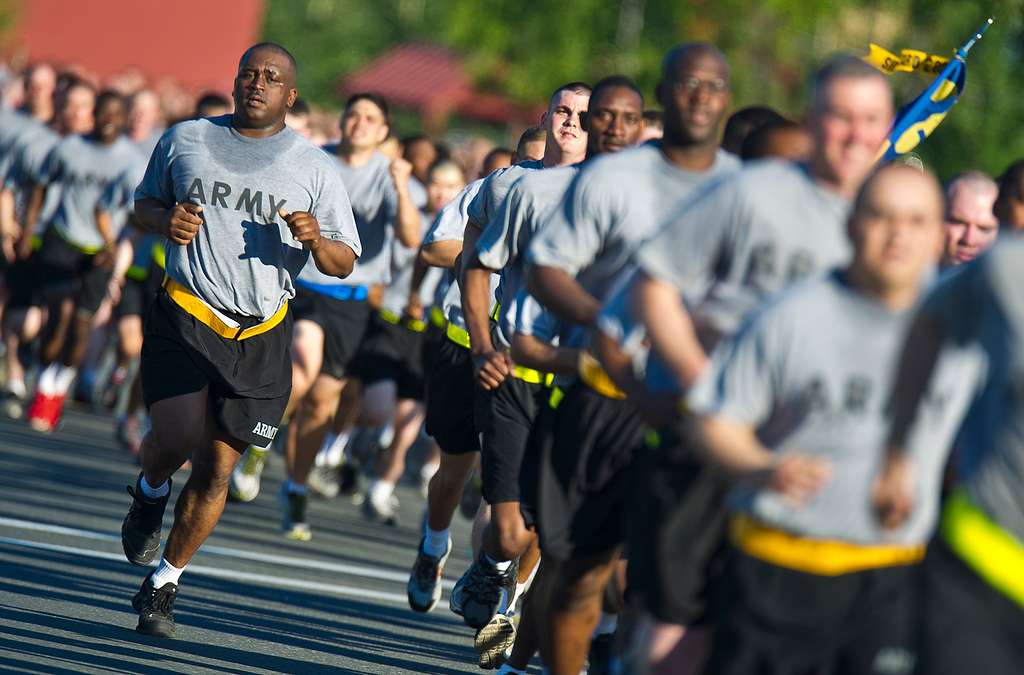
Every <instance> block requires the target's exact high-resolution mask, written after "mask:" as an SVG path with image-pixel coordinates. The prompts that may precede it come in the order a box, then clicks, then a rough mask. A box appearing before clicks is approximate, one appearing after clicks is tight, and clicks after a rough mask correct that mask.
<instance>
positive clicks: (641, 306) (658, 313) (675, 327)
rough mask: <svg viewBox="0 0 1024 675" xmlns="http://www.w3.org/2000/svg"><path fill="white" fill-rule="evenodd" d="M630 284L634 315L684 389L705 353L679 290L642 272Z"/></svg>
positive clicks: (700, 366) (701, 366) (701, 365)
mask: <svg viewBox="0 0 1024 675" xmlns="http://www.w3.org/2000/svg"><path fill="white" fill-rule="evenodd" d="M634 284H635V285H634V287H633V298H632V299H633V302H632V304H633V307H634V311H635V312H636V315H637V318H638V319H639V320H640V322H641V323H642V324H643V325H644V326H645V327H646V328H647V337H648V339H650V341H651V348H652V349H654V350H655V352H657V354H658V356H659V357H661V359H662V360H663V361H664V362H665V365H666V366H668V368H669V369H670V370H671V372H672V374H673V375H674V376H675V377H676V379H677V380H678V381H679V384H680V387H681V388H682V389H683V391H686V390H687V389H689V388H690V387H691V386H692V385H693V383H694V382H695V381H696V380H697V377H698V376H699V375H700V374H701V372H702V371H703V370H704V368H705V367H706V366H707V362H708V357H707V354H705V353H704V348H703V347H701V344H700V341H699V340H698V339H697V334H696V331H695V330H694V326H693V321H692V320H691V319H690V315H689V312H687V311H686V307H684V306H683V303H682V300H681V298H680V294H679V291H678V290H676V289H675V288H674V287H673V286H672V285H671V284H667V283H665V282H663V281H659V280H657V279H653V278H651V277H650V276H648V275H647V274H645V273H643V272H640V273H639V274H638V276H637V278H636V281H635V282H634Z"/></svg>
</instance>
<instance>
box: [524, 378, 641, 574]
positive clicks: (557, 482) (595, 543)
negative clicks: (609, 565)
mask: <svg viewBox="0 0 1024 675" xmlns="http://www.w3.org/2000/svg"><path fill="white" fill-rule="evenodd" d="M553 434H554V437H553V439H552V443H551V447H550V449H549V450H548V452H547V453H546V454H545V459H544V461H543V462H542V465H541V469H540V493H539V504H538V506H539V516H540V518H539V523H538V527H539V532H540V542H541V550H542V551H543V552H544V555H550V556H552V557H553V558H554V559H557V560H568V559H570V558H576V557H580V556H589V555H595V554H598V553H604V552H606V551H609V550H611V549H613V548H615V547H617V546H619V545H620V544H622V543H623V541H624V539H625V536H626V527H625V524H626V522H625V521H626V502H627V498H628V495H629V490H630V488H631V480H632V478H631V472H632V464H633V458H634V454H635V453H636V451H637V449H638V448H639V447H640V445H641V444H642V443H643V439H644V427H643V425H642V423H641V422H640V418H639V417H638V416H637V414H636V413H635V412H634V410H633V408H632V406H631V405H630V404H629V403H628V402H627V401H625V400H617V399H611V398H607V397H605V396H602V395H601V394H598V393H597V392H596V391H594V390H593V389H591V388H590V387H588V386H587V385H586V384H584V383H583V382H580V381H578V380H577V381H576V382H575V383H574V384H572V385H571V386H570V387H569V389H568V390H567V391H566V392H565V397H564V398H563V399H562V401H561V403H560V404H559V405H558V408H557V410H555V416H554V427H553Z"/></svg>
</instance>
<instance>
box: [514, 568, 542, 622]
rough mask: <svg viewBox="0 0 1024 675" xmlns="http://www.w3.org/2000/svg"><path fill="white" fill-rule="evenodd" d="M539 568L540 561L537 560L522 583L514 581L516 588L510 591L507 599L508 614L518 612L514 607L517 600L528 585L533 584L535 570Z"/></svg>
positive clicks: (528, 588) (528, 587) (535, 574)
mask: <svg viewBox="0 0 1024 675" xmlns="http://www.w3.org/2000/svg"><path fill="white" fill-rule="evenodd" d="M539 569H540V561H539V560H538V561H537V564H536V565H534V566H533V569H532V570H530V576H528V577H526V581H524V582H523V583H519V582H516V590H515V591H514V592H513V593H512V599H511V600H509V603H508V610H507V612H506V613H507V614H508V616H514V615H515V614H516V613H518V611H519V610H518V608H517V607H516V603H518V602H519V598H521V597H523V594H524V593H526V591H528V590H530V586H532V585H533V579H534V577H536V576H537V570H539Z"/></svg>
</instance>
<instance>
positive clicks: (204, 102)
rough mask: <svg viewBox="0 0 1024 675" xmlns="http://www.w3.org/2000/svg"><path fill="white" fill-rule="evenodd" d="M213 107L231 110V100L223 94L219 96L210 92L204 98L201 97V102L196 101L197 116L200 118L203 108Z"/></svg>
mask: <svg viewBox="0 0 1024 675" xmlns="http://www.w3.org/2000/svg"><path fill="white" fill-rule="evenodd" d="M212 107H218V108H230V107H231V99H229V98H228V97H227V96H224V95H223V94H218V93H217V92H215V91H208V92H206V93H205V94H203V95H202V96H200V97H199V100H197V101H196V111H195V116H196V117H199V116H200V113H201V112H202V110H203V108H212Z"/></svg>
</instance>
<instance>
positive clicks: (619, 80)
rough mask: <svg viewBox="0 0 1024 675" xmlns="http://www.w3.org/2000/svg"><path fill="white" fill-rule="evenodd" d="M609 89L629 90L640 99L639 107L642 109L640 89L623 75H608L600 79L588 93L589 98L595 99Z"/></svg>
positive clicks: (642, 95) (642, 100) (642, 101)
mask: <svg viewBox="0 0 1024 675" xmlns="http://www.w3.org/2000/svg"><path fill="white" fill-rule="evenodd" d="M611 87H621V88H623V89H629V90H630V91H632V92H634V93H635V94H636V95H637V96H639V97H640V107H641V108H643V107H644V94H643V92H642V91H640V87H638V86H637V85H636V82H634V81H633V80H631V79H630V78H628V77H626V76H625V75H609V76H608V77H604V78H601V79H600V80H598V82H597V84H595V85H594V89H593V90H592V91H591V92H590V98H591V99H596V98H597V97H598V96H600V95H601V91H602V90H604V89H609V88H611Z"/></svg>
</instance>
